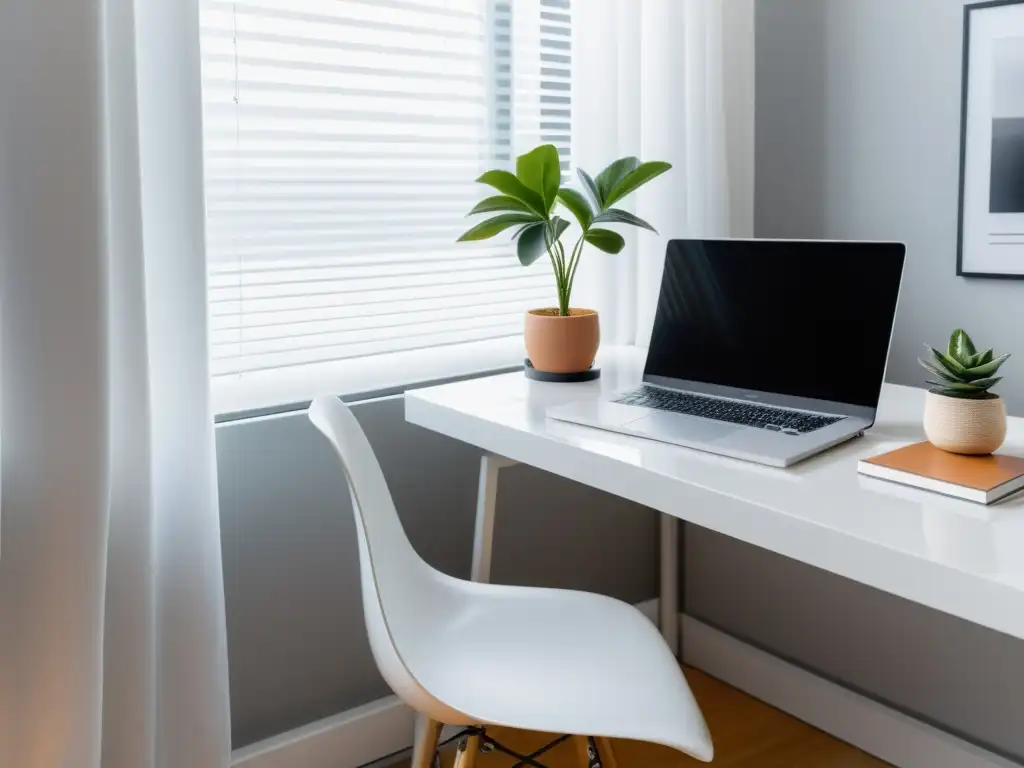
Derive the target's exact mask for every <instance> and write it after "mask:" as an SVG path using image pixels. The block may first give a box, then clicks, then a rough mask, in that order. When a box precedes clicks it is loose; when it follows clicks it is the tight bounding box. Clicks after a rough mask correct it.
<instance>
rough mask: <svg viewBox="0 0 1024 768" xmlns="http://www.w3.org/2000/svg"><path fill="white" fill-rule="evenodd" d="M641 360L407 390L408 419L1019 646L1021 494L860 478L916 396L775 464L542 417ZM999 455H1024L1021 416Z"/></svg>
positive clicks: (914, 411) (908, 431) (889, 443)
mask: <svg viewBox="0 0 1024 768" xmlns="http://www.w3.org/2000/svg"><path fill="white" fill-rule="evenodd" d="M643 361H644V354H643V351H642V350H636V349H632V348H618V349H616V348H611V349H608V350H604V351H603V353H602V356H601V359H600V361H599V363H600V365H601V367H602V376H601V379H600V380H599V381H597V382H591V383H587V384H545V383H540V382H534V381H529V380H527V379H526V378H524V376H523V375H522V374H521V373H512V374H506V375H503V376H495V377H490V378H484V379H473V380H469V381H462V382H458V383H454V384H446V385H443V386H439V387H431V388H427V389H421V390H415V391H411V392H409V393H408V394H407V395H406V419H407V420H408V421H409V422H411V423H413V424H417V425H419V426H422V427H425V428H427V429H430V430H433V431H435V432H439V433H442V434H445V435H448V436H449V437H453V438H455V439H457V440H461V441H463V442H466V443H470V444H472V445H476V446H478V447H480V448H483V449H484V450H486V451H488V452H490V453H494V454H498V455H501V456H505V457H508V458H510V459H514V460H516V461H519V462H522V463H524V464H529V465H531V466H534V467H539V468H541V469H544V470H547V471H549V472H553V473H554V474H557V475H561V476H563V477H566V478H569V479H571V480H575V481H577V482H581V483H585V484H587V485H590V486H593V487H595V488H599V489H601V490H604V491H607V492H609V493H613V494H615V495H617V496H620V497H622V498H626V499H630V500H632V501H635V502H638V503H640V504H644V505H646V506H649V507H652V508H654V509H657V510H659V511H661V512H664V513H666V514H669V515H672V516H674V517H677V518H679V519H681V520H685V521H687V522H691V523H694V524H696V525H700V526H703V527H705V528H709V529H711V530H713V531H717V532H719V533H722V534H725V535H727V536H731V537H733V538H736V539H740V540H742V541H745V542H748V543H750V544H755V545H757V546H759V547H763V548H764V549H768V550H771V551H773V552H777V553H779V554H782V555H785V556H787V557H791V558H793V559H795V560H799V561H801V562H804V563H808V564H810V565H814V566H816V567H819V568H823V569H824V570H827V571H831V572H832V573H837V574H839V575H841V576H845V577H847V578H850V579H853V580H855V581H858V582H861V583H863V584H867V585H869V586H872V587H875V588H877V589H880V590H883V591H885V592H889V593H891V594H895V595H899V596H901V597H904V598H906V599H908V600H913V601H915V602H918V603H921V604H923V605H927V606H930V607H932V608H935V609H938V610H940V611H944V612H946V613H949V614H952V615H954V616H959V617H961V618H963V619H966V620H967V621H971V622H974V623H976V624H981V625H983V626H987V627H990V628H992V629H996V630H999V631H1001V632H1005V633H1007V634H1009V635H1013V636H1015V637H1019V638H1024V494H1018V495H1017V496H1015V497H1012V498H1011V499H1008V500H1006V501H1003V502H1002V503H999V504H996V505H993V506H991V507H983V506H980V505H976V504H971V503H969V502H963V501H959V500H956V499H951V498H947V497H944V496H939V495H936V494H932V493H928V492H925V491H918V490H914V489H910V488H906V487H903V486H899V485H895V484H892V483H887V482H885V481H882V480H875V479H873V478H867V477H863V476H861V475H858V474H857V461H858V460H859V459H861V458H865V457H867V456H872V455H874V454H877V453H881V452H883V451H886V450H890V449H891V448H895V447H897V446H899V445H903V444H906V443H908V442H912V441H916V440H921V439H924V433H923V431H922V428H921V413H922V410H923V407H924V390H920V389H913V388H911V387H902V386H896V385H890V384H886V385H885V387H884V390H883V393H882V402H881V406H880V409H879V414H878V421H877V423H876V424H875V426H874V427H873V428H872V429H871V430H869V431H868V433H867V435H866V436H865V437H863V438H860V439H858V440H855V441H853V442H850V443H847V444H845V445H842V446H839V447H837V448H834V449H832V450H830V451H827V452H826V453H824V454H822V455H820V456H816V457H814V458H811V459H808V460H807V461H805V462H803V463H801V464H798V465H797V466H795V467H791V468H790V469H775V468H772V467H764V466H760V465H757V464H750V463H747V462H743V461H740V460H737V459H730V458H725V457H720V456H715V455H712V454H708V453H703V452H701V451H696V450H692V449H687V448H681V447H677V446H673V445H667V444H664V443H657V442H654V441H650V440H645V439H643V438H638V437H631V436H629V435H620V434H616V433H612V432H603V431H601V430H597V429H591V428H588V427H583V426H577V425H574V424H568V423H564V422H559V421H554V420H550V419H547V418H546V417H545V410H546V409H547V408H548V407H550V406H552V405H557V404H560V403H565V402H569V401H571V400H576V399H582V398H596V397H598V396H600V395H601V394H602V392H604V393H610V392H613V391H616V390H619V389H624V388H628V387H631V386H634V385H636V384H637V383H638V382H639V381H640V378H641V374H642V370H643ZM1002 450H1003V451H1005V452H1008V453H1016V454H1018V455H1024V419H1019V418H1013V419H1010V427H1009V433H1008V438H1007V442H1006V445H1005V446H1004V447H1003V449H1002Z"/></svg>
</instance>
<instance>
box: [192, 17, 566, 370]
mask: <svg viewBox="0 0 1024 768" xmlns="http://www.w3.org/2000/svg"><path fill="white" fill-rule="evenodd" d="M201 7H202V12H201V24H202V28H201V40H202V64H203V98H204V147H205V167H206V202H207V248H208V262H209V273H210V281H209V285H210V289H209V301H210V314H211V322H212V328H211V336H212V338H211V344H212V348H211V353H212V354H211V357H212V373H213V375H214V376H215V377H230V376H239V375H246V374H252V373H255V372H261V371H268V370H276V369H283V368H289V367H293V366H303V365H310V364H317V363H329V362H332V361H342V360H351V359H352V358H364V357H369V356H376V355H382V354H388V353H397V352H402V351H409V350H422V349H424V348H431V347H440V346H446V345H454V344H460V343H464V342H473V341H480V340H487V339H497V338H501V337H510V336H516V335H518V334H521V332H522V322H523V318H522V314H523V311H524V310H525V309H526V308H528V307H530V306H542V305H543V306H548V305H550V304H552V302H553V296H554V287H553V279H552V276H551V273H550V267H549V266H547V265H546V264H542V263H540V262H538V263H537V264H535V265H534V266H533V267H530V268H523V267H521V266H520V265H519V263H518V261H517V259H516V257H515V252H514V248H513V247H512V245H511V244H510V243H509V242H508V238H507V237H499V238H496V239H495V240H494V241H489V242H484V243H473V244H469V243H460V244H456V243H455V240H456V238H457V237H458V236H459V234H461V232H462V231H464V230H465V229H466V228H468V225H469V222H468V221H467V220H466V219H465V218H464V216H465V214H466V212H467V211H468V210H469V209H470V208H471V207H472V205H473V204H474V203H475V202H476V201H477V200H479V199H480V198H481V197H483V196H484V195H485V194H486V188H485V187H482V186H481V185H477V184H475V183H474V179H475V178H476V177H477V176H478V175H479V174H480V173H482V172H483V171H484V170H487V169H488V168H493V167H508V168H512V167H513V163H514V157H515V155H516V154H519V153H521V152H524V151H526V150H528V149H530V148H532V147H533V146H534V145H536V144H538V143H540V142H545V141H548V142H551V143H554V144H556V145H557V146H558V147H559V151H560V153H561V155H562V159H563V171H566V170H568V167H569V163H570V128H569V126H570V109H571V105H570V82H571V64H572V61H571V46H570V39H571V37H570V29H571V8H570V0H237V1H236V2H229V1H227V0H202V6H201Z"/></svg>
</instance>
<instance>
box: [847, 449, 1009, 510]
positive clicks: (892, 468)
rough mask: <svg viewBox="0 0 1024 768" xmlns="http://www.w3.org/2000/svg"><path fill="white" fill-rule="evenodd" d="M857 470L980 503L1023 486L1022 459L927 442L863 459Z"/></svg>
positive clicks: (997, 498)
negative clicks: (964, 452)
mask: <svg viewBox="0 0 1024 768" xmlns="http://www.w3.org/2000/svg"><path fill="white" fill-rule="evenodd" d="M857 471H858V472H860V473H861V474H863V475H870V476H871V477H878V478H881V479H882V480H889V481H891V482H894V483H902V484H903V485H909V486H912V487H914V488H923V489H924V490H927V491H934V492H936V493H941V494H944V495H946V496H955V497H956V498H959V499H966V500H967V501H974V502H977V503H979V504H992V503H993V502H996V501H999V500H1000V499H1004V498H1006V497H1007V496H1009V495H1010V494H1013V493H1016V492H1017V491H1019V490H1021V489H1022V488H1024V459H1022V458H1018V457H1016V456H1006V455H1004V454H998V453H993V454H991V455H989V456H964V455H961V454H958V453H948V452H946V451H943V450H940V449H939V448H936V447H935V446H934V445H932V444H931V443H928V442H923V443H914V444H913V445H907V446H904V447H903V448H897V449H896V450H895V451H889V452H888V453H883V454H881V455H880V456H874V457H872V458H870V459H863V460H862V461H860V462H859V463H858V465H857Z"/></svg>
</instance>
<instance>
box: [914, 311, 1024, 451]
mask: <svg viewBox="0 0 1024 768" xmlns="http://www.w3.org/2000/svg"><path fill="white" fill-rule="evenodd" d="M925 346H926V347H927V348H928V351H929V355H928V359H927V360H919V361H918V362H920V363H921V365H923V366H924V367H925V369H926V370H927V371H928V372H929V373H930V374H932V376H933V377H934V378H932V379H929V380H928V383H929V384H931V385H932V389H930V390H929V391H928V394H927V395H926V397H925V405H924V431H925V434H926V435H927V436H928V440H929V441H931V443H932V445H934V446H935V447H936V448H941V449H942V450H944V451H949V452H951V453H967V454H987V453H992V451H994V450H996V449H997V448H998V447H999V446H1000V445H1002V444H1003V440H1005V439H1006V404H1005V403H1004V402H1003V399H1002V398H1001V397H999V395H997V394H995V393H993V392H990V391H989V390H990V389H991V388H992V387H994V386H995V385H996V384H997V383H999V381H1000V380H1001V378H1002V377H1000V376H996V372H997V371H998V370H999V367H1000V366H1001V365H1002V364H1003V363H1005V362H1006V360H1007V358H1008V357H1009V355H1002V356H1001V357H996V356H995V354H994V353H993V352H992V350H991V349H987V350H985V351H984V352H978V351H977V350H976V349H975V347H974V342H973V341H971V337H970V336H968V335H967V334H966V333H965V332H964V331H962V330H959V329H958V330H955V331H953V335H952V336H950V338H949V347H948V348H947V350H946V352H940V351H939V350H937V349H935V348H934V347H930V346H928V345H927V344H926V345H925Z"/></svg>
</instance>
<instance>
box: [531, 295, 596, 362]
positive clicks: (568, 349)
mask: <svg viewBox="0 0 1024 768" xmlns="http://www.w3.org/2000/svg"><path fill="white" fill-rule="evenodd" d="M524 333H525V337H526V354H527V356H528V357H529V358H530V362H531V363H533V367H534V368H536V369H537V370H538V371H544V372H546V373H580V372H582V371H586V370H587V369H589V368H590V366H591V365H593V364H594V358H595V357H597V347H598V345H599V344H600V343H601V327H600V324H599V323H598V319H597V312H595V311H594V310H592V309H570V310H569V316H568V317H560V316H559V314H558V310H557V309H552V308H547V309H531V310H530V311H529V312H527V313H526V324H525V331H524Z"/></svg>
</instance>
